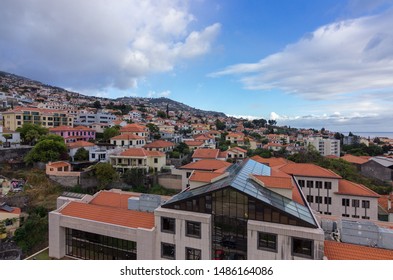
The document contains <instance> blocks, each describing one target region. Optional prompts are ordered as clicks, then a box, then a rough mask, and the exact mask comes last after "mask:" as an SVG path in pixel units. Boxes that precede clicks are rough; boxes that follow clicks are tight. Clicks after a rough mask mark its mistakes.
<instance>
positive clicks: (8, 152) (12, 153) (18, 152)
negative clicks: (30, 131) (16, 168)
mask: <svg viewBox="0 0 393 280" xmlns="http://www.w3.org/2000/svg"><path fill="white" fill-rule="evenodd" d="M32 148H33V147H30V146H24V147H20V148H9V149H8V148H7V149H0V163H5V162H8V161H10V160H13V161H19V160H23V158H24V157H25V155H26V154H27V153H28V152H30V150H31V149H32Z"/></svg>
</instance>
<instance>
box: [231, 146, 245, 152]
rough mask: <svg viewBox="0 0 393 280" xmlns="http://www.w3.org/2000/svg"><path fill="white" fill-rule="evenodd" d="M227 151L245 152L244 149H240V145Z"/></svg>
mask: <svg viewBox="0 0 393 280" xmlns="http://www.w3.org/2000/svg"><path fill="white" fill-rule="evenodd" d="M228 151H229V152H241V153H247V151H246V150H245V149H242V148H240V147H233V148H230V149H229V150H228Z"/></svg>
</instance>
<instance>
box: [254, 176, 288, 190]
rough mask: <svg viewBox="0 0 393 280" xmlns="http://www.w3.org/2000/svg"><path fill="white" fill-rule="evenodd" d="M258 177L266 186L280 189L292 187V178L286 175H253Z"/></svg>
mask: <svg viewBox="0 0 393 280" xmlns="http://www.w3.org/2000/svg"><path fill="white" fill-rule="evenodd" d="M253 176H254V177H255V178H256V179H258V180H259V181H261V182H262V183H263V184H264V185H265V187H268V188H279V189H292V188H293V185H292V180H291V178H288V177H287V178H285V177H275V176H261V175H253Z"/></svg>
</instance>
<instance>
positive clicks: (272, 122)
mask: <svg viewBox="0 0 393 280" xmlns="http://www.w3.org/2000/svg"><path fill="white" fill-rule="evenodd" d="M267 122H268V123H269V125H271V126H275V125H276V124H277V121H276V120H268V121H267Z"/></svg>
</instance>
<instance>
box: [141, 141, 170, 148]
mask: <svg viewBox="0 0 393 280" xmlns="http://www.w3.org/2000/svg"><path fill="white" fill-rule="evenodd" d="M173 146H175V144H174V143H172V142H169V141H165V140H157V141H154V142H152V143H150V144H146V145H145V146H144V148H167V147H173Z"/></svg>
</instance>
